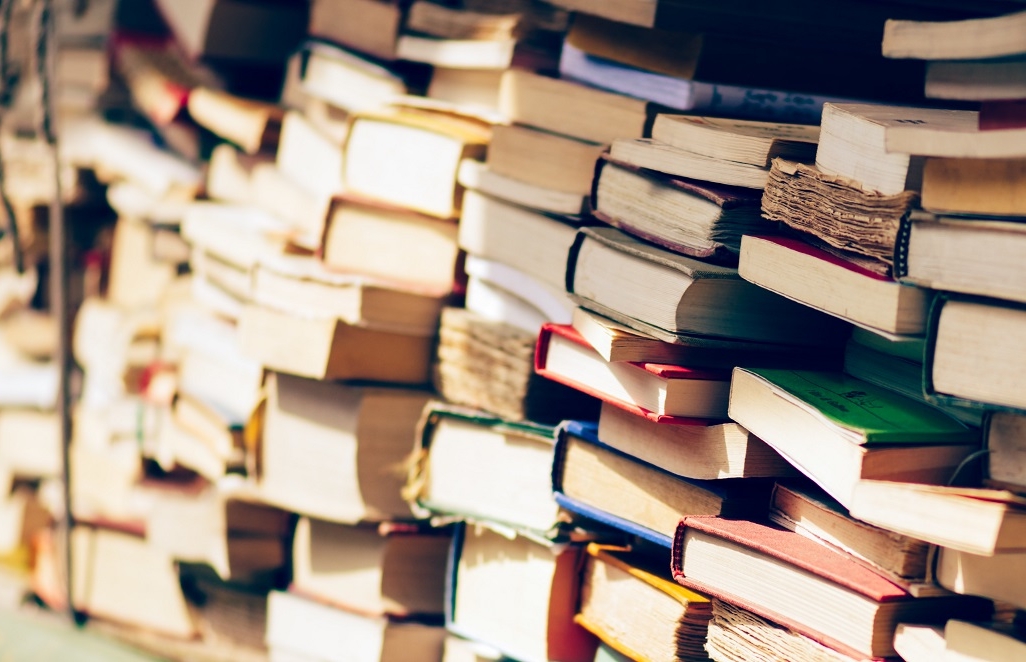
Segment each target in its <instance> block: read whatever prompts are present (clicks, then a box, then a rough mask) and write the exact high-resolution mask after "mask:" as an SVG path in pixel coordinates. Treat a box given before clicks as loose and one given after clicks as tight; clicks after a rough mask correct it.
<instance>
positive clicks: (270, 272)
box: [252, 255, 443, 336]
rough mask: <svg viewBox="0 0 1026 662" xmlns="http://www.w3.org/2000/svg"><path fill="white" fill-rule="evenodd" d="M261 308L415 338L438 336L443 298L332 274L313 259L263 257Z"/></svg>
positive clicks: (258, 279) (256, 275)
mask: <svg viewBox="0 0 1026 662" xmlns="http://www.w3.org/2000/svg"><path fill="white" fill-rule="evenodd" d="M252 298H253V301H254V302H255V303H257V304H260V305H264V306H268V307H271V308H276V309H278V310H284V311H289V312H292V313H294V314H296V315H300V316H304V317H324V316H326V317H334V318H337V319H340V320H342V321H344V322H346V323H347V324H353V325H356V326H361V327H364V328H367V329H379V330H383V331H391V332H395V333H402V334H406V335H413V336H433V335H434V333H435V329H436V328H437V327H438V317H439V315H440V314H441V310H442V302H443V300H442V298H441V297H439V296H438V295H437V294H435V293H431V292H418V291H417V290H414V289H406V288H400V287H397V286H396V285H394V284H391V283H388V282H385V281H379V280H376V279H374V278H367V277H364V276H359V275H355V274H346V273H338V272H333V271H329V270H327V269H326V268H325V267H324V265H323V264H322V263H321V262H320V261H318V260H316V259H314V258H312V257H309V256H298V255H275V256H268V257H266V258H262V259H261V260H260V261H258V262H257V264H256V266H255V267H254V269H253V287H252Z"/></svg>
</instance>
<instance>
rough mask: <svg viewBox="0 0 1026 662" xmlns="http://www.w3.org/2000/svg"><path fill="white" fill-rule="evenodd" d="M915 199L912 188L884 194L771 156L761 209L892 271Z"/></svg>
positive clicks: (829, 244)
mask: <svg viewBox="0 0 1026 662" xmlns="http://www.w3.org/2000/svg"><path fill="white" fill-rule="evenodd" d="M915 200H916V195H915V193H913V192H912V191H902V192H900V193H895V194H894V195H883V194H881V193H878V192H876V191H867V190H866V189H864V188H863V187H862V184H861V183H860V182H858V181H856V180H854V179H849V178H847V177H842V176H840V175H831V174H827V173H825V172H822V171H820V170H819V169H818V168H816V167H815V166H809V165H806V164H804V163H795V162H793V161H786V160H784V159H774V160H773V165H772V167H771V168H770V174H769V181H768V182H767V183H766V188H765V190H764V191H763V195H762V213H763V216H764V217H765V218H766V219H768V220H770V221H776V222H777V223H781V224H783V225H784V226H787V227H788V228H791V229H793V230H796V231H798V232H799V233H802V236H805V237H807V236H809V235H811V236H813V237H815V240H816V241H817V242H821V244H823V245H825V246H826V247H829V248H830V249H831V250H835V251H838V252H841V253H842V254H845V255H853V256H861V257H862V258H868V259H863V260H860V264H861V265H862V266H864V267H865V268H867V269H870V270H872V271H875V272H877V273H880V274H881V275H884V276H891V275H893V272H894V269H893V267H894V255H895V246H896V245H897V243H898V235H899V230H900V228H901V223H902V219H903V218H904V217H905V215H906V214H908V213H909V209H910V208H911V207H912V205H913V204H914V202H915ZM821 247H822V246H821Z"/></svg>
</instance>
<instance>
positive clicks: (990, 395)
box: [924, 299, 1026, 409]
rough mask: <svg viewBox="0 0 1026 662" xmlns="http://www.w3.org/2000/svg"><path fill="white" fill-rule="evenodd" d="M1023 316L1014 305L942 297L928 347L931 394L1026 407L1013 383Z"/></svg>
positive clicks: (927, 374) (927, 380) (927, 384)
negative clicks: (1018, 337)
mask: <svg viewBox="0 0 1026 662" xmlns="http://www.w3.org/2000/svg"><path fill="white" fill-rule="evenodd" d="M1024 318H1026V312H1024V311H1023V310H1021V309H1020V308H1018V307H1013V305H1011V304H1004V305H1001V304H1000V303H999V302H990V301H976V300H961V299H943V300H938V302H937V304H936V305H935V307H934V309H933V313H932V314H931V326H930V335H929V340H928V342H929V344H928V347H927V363H926V371H925V378H924V385H925V389H926V392H927V396H928V397H931V398H932V397H939V398H940V399H941V400H945V401H947V400H950V398H947V397H945V396H954V397H955V398H959V399H962V400H972V401H977V402H979V403H987V404H989V405H996V406H998V407H1004V408H1015V409H1023V408H1026V399H1024V398H1023V397H1022V395H1021V394H1020V391H1019V390H1018V389H1017V388H1015V387H1014V386H1013V385H1014V384H1016V383H1017V380H1018V374H1019V372H1020V371H1019V361H1018V354H1017V353H1016V350H1015V349H1013V348H1014V347H1016V346H1017V344H1016V339H1017V335H1016V334H1018V333H1021V332H1020V326H1021V323H1022V320H1023V319H1024ZM977 408H980V407H979V405H977Z"/></svg>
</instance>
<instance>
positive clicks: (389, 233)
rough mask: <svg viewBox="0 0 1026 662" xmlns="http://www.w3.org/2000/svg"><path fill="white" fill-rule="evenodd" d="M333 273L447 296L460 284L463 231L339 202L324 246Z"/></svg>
mask: <svg viewBox="0 0 1026 662" xmlns="http://www.w3.org/2000/svg"><path fill="white" fill-rule="evenodd" d="M321 259H322V261H323V262H324V265H325V266H326V267H327V268H328V269H329V270H336V271H340V272H346V273H353V274H363V275H364V276H370V277H376V278H380V279H384V280H386V281H390V282H397V283H404V284H405V287H406V288H407V289H412V290H414V291H425V290H426V291H429V292H434V293H437V294H447V293H449V292H451V291H452V290H453V287H454V284H455V283H456V281H457V280H458V274H457V269H458V267H457V265H458V263H459V246H458V245H457V226H456V224H455V223H453V222H452V221H450V220H448V219H439V218H433V217H431V216H428V215H425V214H418V213H416V212H413V211H409V210H407V209H402V208H400V207H394V206H388V205H380V204H377V203H375V202H372V201H369V200H366V199H361V198H356V197H353V196H351V195H347V196H343V197H339V198H336V199H335V201H334V202H333V204H332V206H331V210H330V212H329V214H328V218H327V227H326V229H325V232H324V238H323V240H322V241H321Z"/></svg>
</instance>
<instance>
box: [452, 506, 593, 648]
mask: <svg viewBox="0 0 1026 662" xmlns="http://www.w3.org/2000/svg"><path fill="white" fill-rule="evenodd" d="M584 554H585V552H584V548H583V547H582V546H581V545H578V544H560V545H558V546H557V545H555V544H553V543H552V542H549V541H542V540H537V539H534V538H529V537H526V536H523V535H514V536H512V537H510V536H509V535H508V534H506V535H504V534H503V533H498V532H495V531H492V530H490V529H488V528H486V527H482V526H477V527H474V526H465V525H459V526H457V529H456V536H455V537H454V538H453V546H452V557H451V559H450V562H449V579H448V582H449V591H450V592H449V594H448V601H447V603H446V618H445V621H446V628H447V629H448V630H449V631H450V632H454V633H456V634H458V635H461V636H464V637H466V638H468V639H473V640H476V641H480V642H482V643H484V644H486V645H488V646H491V647H493V648H495V649H497V650H499V651H500V652H502V653H503V654H504V655H507V656H509V657H511V658H513V659H516V660H522V661H523V662H546V661H547V660H561V661H562V662H592V660H593V658H594V657H595V649H596V647H597V646H598V639H597V638H596V637H595V636H594V635H593V634H591V633H590V632H588V631H587V630H585V629H584V628H583V627H581V626H580V625H578V624H577V623H575V622H574V614H575V612H576V609H577V604H578V596H579V591H580V581H579V571H580V568H581V564H582V562H583V559H584ZM512 595H515V596H517V599H516V600H515V601H512V600H510V596H512Z"/></svg>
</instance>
